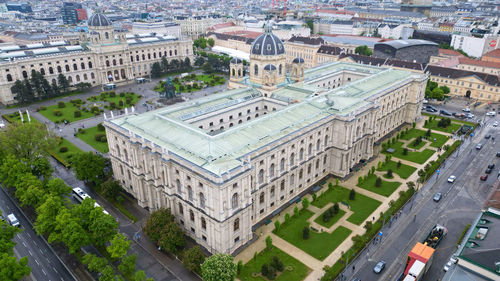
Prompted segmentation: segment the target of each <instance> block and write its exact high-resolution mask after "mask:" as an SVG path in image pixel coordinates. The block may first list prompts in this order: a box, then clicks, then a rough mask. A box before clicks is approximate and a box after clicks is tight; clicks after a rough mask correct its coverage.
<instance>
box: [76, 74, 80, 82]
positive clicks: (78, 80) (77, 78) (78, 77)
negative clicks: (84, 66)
mask: <svg viewBox="0 0 500 281" xmlns="http://www.w3.org/2000/svg"><path fill="white" fill-rule="evenodd" d="M76 82H80V75H78V74H77V75H76Z"/></svg>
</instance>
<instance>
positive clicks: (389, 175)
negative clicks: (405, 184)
mask: <svg viewBox="0 0 500 281" xmlns="http://www.w3.org/2000/svg"><path fill="white" fill-rule="evenodd" d="M386 176H387V177H388V178H392V177H393V175H392V170H391V169H388V170H387V173H386Z"/></svg>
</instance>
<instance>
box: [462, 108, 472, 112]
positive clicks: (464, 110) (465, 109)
mask: <svg viewBox="0 0 500 281" xmlns="http://www.w3.org/2000/svg"><path fill="white" fill-rule="evenodd" d="M462 111H463V112H470V108H468V107H466V108H463V109H462Z"/></svg>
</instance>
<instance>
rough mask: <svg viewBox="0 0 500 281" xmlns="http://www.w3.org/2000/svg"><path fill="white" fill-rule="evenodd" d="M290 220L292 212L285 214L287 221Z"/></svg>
mask: <svg viewBox="0 0 500 281" xmlns="http://www.w3.org/2000/svg"><path fill="white" fill-rule="evenodd" d="M289 221H290V214H289V213H286V214H285V223H286V222H289Z"/></svg>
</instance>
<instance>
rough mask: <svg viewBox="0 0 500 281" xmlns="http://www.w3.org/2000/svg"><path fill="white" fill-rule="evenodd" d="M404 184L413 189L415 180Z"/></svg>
mask: <svg viewBox="0 0 500 281" xmlns="http://www.w3.org/2000/svg"><path fill="white" fill-rule="evenodd" d="M406 186H408V189H415V182H412V181H409V182H407V183H406Z"/></svg>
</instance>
